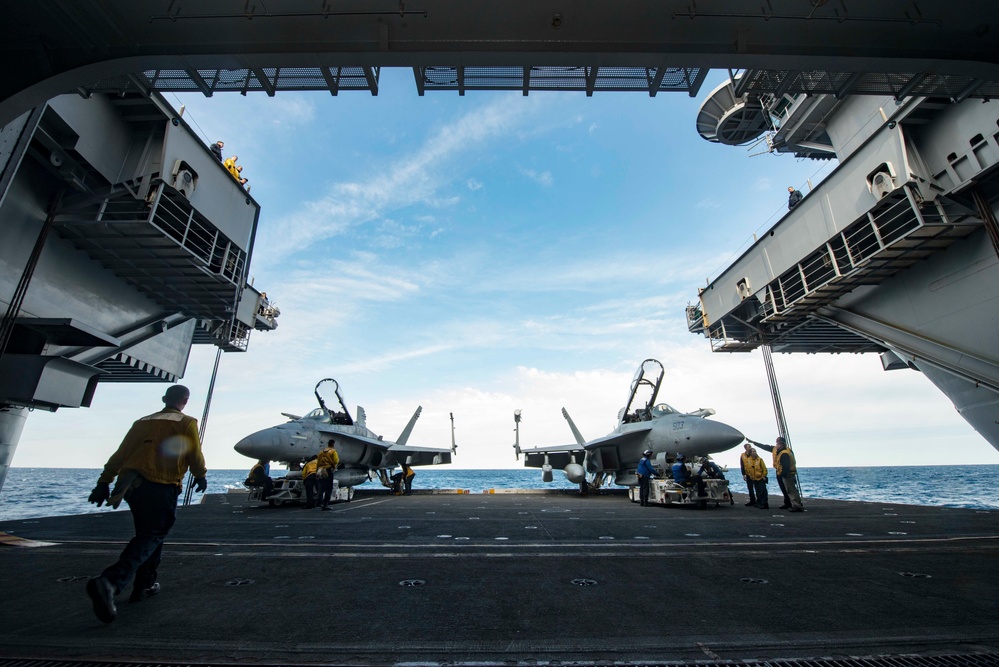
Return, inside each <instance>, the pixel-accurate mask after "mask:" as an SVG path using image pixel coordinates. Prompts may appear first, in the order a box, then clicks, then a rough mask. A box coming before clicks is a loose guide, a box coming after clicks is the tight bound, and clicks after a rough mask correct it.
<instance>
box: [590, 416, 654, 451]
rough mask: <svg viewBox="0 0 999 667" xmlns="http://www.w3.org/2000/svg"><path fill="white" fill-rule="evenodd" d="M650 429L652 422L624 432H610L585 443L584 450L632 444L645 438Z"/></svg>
mask: <svg viewBox="0 0 999 667" xmlns="http://www.w3.org/2000/svg"><path fill="white" fill-rule="evenodd" d="M651 430H652V423H651V422H648V423H646V424H643V425H642V426H639V427H638V428H632V429H628V430H627V431H625V432H624V433H611V434H610V435H605V436H604V437H602V438H597V439H596V440H590V441H589V442H588V443H586V445H585V447H586V451H588V452H592V451H593V450H595V449H602V448H604V447H620V446H621V445H633V444H635V443H637V442H641V441H642V440H644V439H645V436H646V435H647V434H648V432H649V431H651Z"/></svg>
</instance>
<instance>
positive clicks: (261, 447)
mask: <svg viewBox="0 0 999 667" xmlns="http://www.w3.org/2000/svg"><path fill="white" fill-rule="evenodd" d="M326 383H329V384H330V385H331V387H329V388H324V392H323V393H326V394H329V393H332V395H333V396H334V397H335V398H336V402H337V405H336V406H335V407H334V408H333V409H332V410H331V409H329V408H328V407H327V406H326V402H325V401H324V400H323V397H322V394H321V393H320V391H319V388H320V387H321V386H322V385H323V384H326ZM314 393H315V395H316V400H318V401H319V407H318V408H316V409H315V410H313V411H312V412H310V413H308V414H307V415H305V416H299V415H294V414H289V413H287V412H282V413H281V414H283V415H284V416H285V417H287V418H288V419H289V420H290V421H288V422H286V423H284V424H280V425H278V426H272V427H271V428H265V429H263V430H262V431H257V432H256V433H253V434H252V435H248V436H246V437H245V438H243V439H242V440H240V441H239V442H237V443H236V446H235V449H236V451H237V452H239V453H240V454H242V455H243V456H248V457H250V458H251V459H258V460H265V461H280V462H283V463H287V464H288V465H289V467H291V468H293V469H297V467H298V465H299V464H301V463H303V462H305V461H307V460H308V459H309V457H311V456H313V455H316V454H318V453H319V452H320V450H322V449H323V448H324V447H326V445H327V444H328V443H329V442H330V441H331V440H332V441H334V442H335V443H336V450H337V454H338V455H339V457H340V467H339V468H338V469H337V470H336V472H335V474H334V476H333V477H334V479H335V480H336V481H337V482H338V483H339V486H341V487H352V486H356V485H358V484H363V483H364V482H367V481H368V480H369V479H375V478H376V477H377V478H379V479H380V480H381V482H382V484H384V485H385V486H389V485H390V482H389V478H388V473H389V472H390V471H391V470H392V468H394V467H396V466H399V465H402V464H406V465H408V466H412V467H416V466H428V465H439V464H443V463H451V455H452V454H454V452H455V450H456V446H455V443H454V431H453V428H452V435H451V448H450V449H436V448H432V447H417V446H413V445H407V444H406V442H407V441H408V440H409V435H410V433H412V431H413V426H414V425H415V424H416V420H417V419H419V417H420V412H422V410H423V408H422V407H417V408H416V412H414V413H413V416H412V418H410V420H409V423H408V424H406V427H405V428H404V429H402V433H401V434H400V435H399V438H398V440H396V441H395V442H391V441H388V440H383V439H382V436H380V435H377V434H376V433H373V432H372V431H370V430H369V429H368V427H367V425H366V424H365V414H364V408H362V407H361V406H357V418H356V419H355V418H354V417H352V416H351V414H350V411H348V410H347V406H346V403H345V402H344V400H343V395H342V394H341V393H340V386H339V385H338V384H337V382H336V380H334V379H333V378H326V379H323V380H320V381H319V382H318V383H317V384H316V388H315V391H314ZM451 419H452V426H453V422H454V417H453V416H452V418H451Z"/></svg>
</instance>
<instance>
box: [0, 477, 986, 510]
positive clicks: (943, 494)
mask: <svg viewBox="0 0 999 667" xmlns="http://www.w3.org/2000/svg"><path fill="white" fill-rule="evenodd" d="M100 472H101V471H100V470H99V469H97V468H94V469H80V468H11V469H10V471H9V472H8V474H7V481H6V483H5V484H4V487H3V490H2V491H0V521H11V520H17V519H34V518H38V517H45V516H61V515H68V514H85V513H88V512H98V511H100V512H106V511H107V509H106V508H100V509H98V508H97V507H96V506H95V505H91V504H90V503H88V502H87V496H89V495H90V490H91V489H92V488H93V487H94V484H95V483H96V482H97V477H98V475H100ZM246 472H247V471H246V470H212V471H209V473H208V492H209V493H225V492H226V491H227V490H228V489H242V488H243V480H244V479H245V478H246ZM280 474H281V472H280V471H279V470H272V475H273V476H280ZM798 476H799V478H800V480H801V486H802V495H803V496H804V497H805V498H829V499H835V500H860V501H866V502H883V503H899V504H906V505H936V506H940V507H968V508H974V509H999V465H980V466H899V467H870V468H801V469H799V471H798ZM728 478H729V480H731V481H732V488H733V490H734V491H735V492H736V493H745V491H746V487H745V484H743V482H742V480H741V478H740V475H739V474H738V471H735V472H734V474H733V473H731V472H730V473H729V474H728ZM364 488H380V487H379V486H377V485H376V484H375V483H373V482H368V483H367V484H365V485H364ZM413 488H415V489H420V488H424V489H426V488H433V489H467V490H468V491H469V492H470V493H481V492H483V491H485V490H488V489H542V488H549V489H551V488H564V489H575V488H577V486H576V485H575V484H570V483H569V482H568V481H567V480H566V479H565V476H564V475H562V474H561V473H558V472H556V474H555V480H554V481H553V482H551V483H549V484H545V483H544V482H542V481H541V471H540V470H535V469H526V468H519V469H512V470H456V469H452V468H434V469H418V470H417V472H416V479H415V481H414V483H413ZM770 493H771V494H777V493H780V491H779V489H778V488H777V484H776V483H775V482H774V481H773V480H771V483H770ZM199 500H200V496H199V495H198V494H195V495H194V502H199ZM117 511H119V512H121V511H127V507H126V505H124V504H122V506H121V507H120V508H119V509H118V510H117Z"/></svg>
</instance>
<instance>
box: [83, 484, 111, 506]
mask: <svg viewBox="0 0 999 667" xmlns="http://www.w3.org/2000/svg"><path fill="white" fill-rule="evenodd" d="M110 497H111V485H110V484H107V483H104V484H101V483H100V482H98V483H97V486H95V487H94V490H93V491H91V492H90V497H89V498H87V502H88V503H94V504H96V505H97V506H98V507H100V506H101V505H103V504H104V503H106V502H107V501H108V498H110Z"/></svg>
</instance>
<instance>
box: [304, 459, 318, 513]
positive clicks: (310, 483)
mask: <svg viewBox="0 0 999 667" xmlns="http://www.w3.org/2000/svg"><path fill="white" fill-rule="evenodd" d="M317 458H318V457H316V456H313V457H311V458H310V459H309V460H308V461H306V462H305V465H304V466H302V484H304V485H305V506H306V507H308V508H310V509H311V508H313V507H315V506H316V496H317V495H319V494H318V493H317V491H318V486H319V485H318V484H317V482H316V471H317V470H319V464H318V463H317V462H316V459H317Z"/></svg>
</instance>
